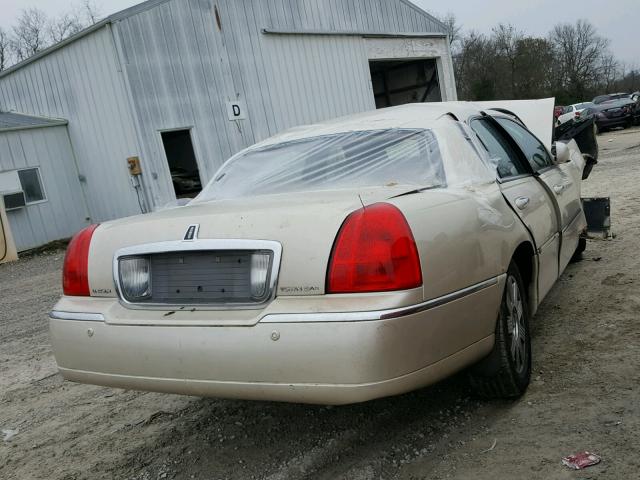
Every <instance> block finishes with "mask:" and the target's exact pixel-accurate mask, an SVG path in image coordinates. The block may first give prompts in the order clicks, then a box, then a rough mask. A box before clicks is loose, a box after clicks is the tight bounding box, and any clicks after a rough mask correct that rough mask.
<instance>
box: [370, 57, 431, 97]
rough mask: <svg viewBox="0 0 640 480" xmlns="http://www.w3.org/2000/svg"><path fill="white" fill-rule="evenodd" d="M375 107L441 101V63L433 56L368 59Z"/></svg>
mask: <svg viewBox="0 0 640 480" xmlns="http://www.w3.org/2000/svg"><path fill="white" fill-rule="evenodd" d="M369 70H370V71H371V80H372V82H373V94H374V96H375V100H376V108H385V107H392V106H395V105H403V104H405V103H416V102H441V101H442V93H441V91H440V81H439V79H438V66H437V63H436V60H435V59H433V58H426V59H420V60H371V61H369Z"/></svg>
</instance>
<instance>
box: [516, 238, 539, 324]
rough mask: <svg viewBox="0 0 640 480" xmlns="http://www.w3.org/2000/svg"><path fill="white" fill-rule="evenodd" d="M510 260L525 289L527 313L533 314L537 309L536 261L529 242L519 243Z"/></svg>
mask: <svg viewBox="0 0 640 480" xmlns="http://www.w3.org/2000/svg"><path fill="white" fill-rule="evenodd" d="M511 261H512V262H514V263H515V264H516V265H517V267H518V270H519V271H520V276H521V277H522V281H523V282H524V284H525V288H526V290H527V305H528V306H529V313H530V315H531V316H533V315H534V314H535V312H536V310H537V309H538V288H537V285H538V282H537V278H538V262H537V261H536V254H535V250H534V248H533V245H532V244H531V242H529V241H524V242H522V243H520V244H519V245H518V246H517V247H516V249H515V251H514V252H513V255H512V256H511Z"/></svg>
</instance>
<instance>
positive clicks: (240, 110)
mask: <svg viewBox="0 0 640 480" xmlns="http://www.w3.org/2000/svg"><path fill="white" fill-rule="evenodd" d="M246 110H247V108H246V107H245V106H244V102H242V101H240V100H235V101H233V102H227V116H228V117H229V120H244V119H245V118H247V116H246Z"/></svg>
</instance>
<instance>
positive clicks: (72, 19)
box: [48, 13, 84, 43]
mask: <svg viewBox="0 0 640 480" xmlns="http://www.w3.org/2000/svg"><path fill="white" fill-rule="evenodd" d="M48 23H49V27H48V33H49V39H50V40H51V42H52V43H58V42H61V41H62V40H64V39H65V38H67V37H70V36H71V35H73V34H75V33H78V32H79V31H80V30H82V29H83V28H84V24H83V22H82V21H81V20H80V18H79V17H78V15H76V14H75V13H63V14H62V15H60V16H59V17H57V18H54V19H52V20H50V21H49V22H48Z"/></svg>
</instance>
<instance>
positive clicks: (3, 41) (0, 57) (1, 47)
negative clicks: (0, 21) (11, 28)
mask: <svg viewBox="0 0 640 480" xmlns="http://www.w3.org/2000/svg"><path fill="white" fill-rule="evenodd" d="M9 48H10V43H9V35H7V32H5V31H4V30H3V29H2V28H1V27H0V72H1V71H2V70H4V69H5V68H7V67H8V66H9V53H10V52H9Z"/></svg>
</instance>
